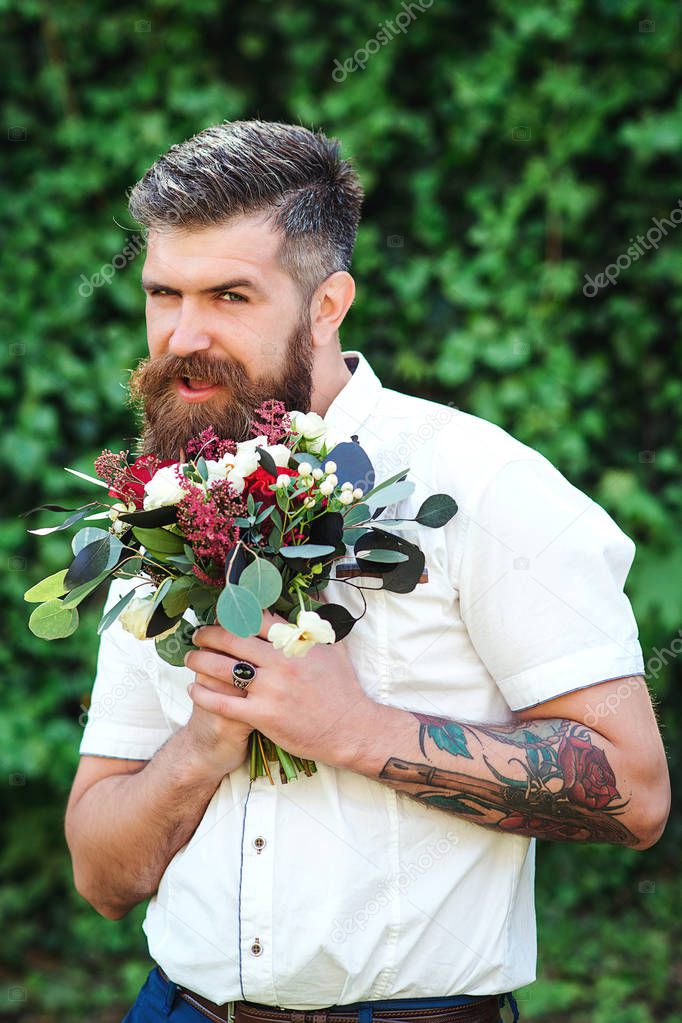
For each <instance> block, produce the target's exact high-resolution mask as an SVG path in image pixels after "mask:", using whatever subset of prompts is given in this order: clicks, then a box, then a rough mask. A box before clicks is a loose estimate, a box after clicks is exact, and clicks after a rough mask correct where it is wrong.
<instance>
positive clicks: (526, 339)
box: [0, 0, 682, 1023]
mask: <svg viewBox="0 0 682 1023" xmlns="http://www.w3.org/2000/svg"><path fill="white" fill-rule="evenodd" d="M403 9H404V8H403V7H402V6H401V5H400V3H399V2H398V0H395V2H393V3H387V2H386V0H382V2H377V0H363V2H361V0H334V2H333V3H332V2H330V0H317V2H315V3H313V2H310V0H308V2H303V0H278V2H275V0H252V2H251V3H250V4H245V5H242V4H237V3H235V2H226V3H222V4H221V3H219V2H217V0H203V2H202V4H200V5H197V4H194V3H192V2H190V0H179V2H175V3H171V2H167V0H147V2H146V4H145V5H144V7H143V8H142V7H141V6H140V5H138V4H131V3H129V2H127V0H123V2H119V3H116V4H114V3H112V2H107V0H92V2H91V3H89V4H77V3H76V4H73V3H61V4H60V3H57V4H48V3H47V2H42V0H4V2H3V3H2V5H1V7H0V10H1V11H2V14H3V32H2V33H1V34H0V54H1V58H2V65H3V66H4V67H5V68H6V69H7V70H6V74H5V103H4V125H5V127H4V128H3V136H5V135H6V136H7V139H6V141H5V140H4V138H3V141H4V145H5V147H6V154H5V168H6V173H5V175H4V178H3V181H2V184H1V185H0V189H1V192H2V205H3V212H4V225H5V229H6V230H5V242H4V244H3V246H2V255H1V258H2V263H3V270H4V279H5V283H4V286H3V288H2V289H1V291H0V302H1V303H2V324H3V328H4V341H3V344H2V347H1V348H0V360H1V361H2V370H3V372H2V377H1V380H0V387H1V388H2V398H3V409H4V413H5V416H6V420H5V425H4V429H3V430H2V431H1V432H0V459H1V462H2V469H3V476H2V478H3V484H4V485H3V489H4V496H5V501H6V506H7V507H6V512H7V516H6V519H5V521H4V523H3V529H2V540H1V548H0V556H1V558H2V571H1V572H0V589H1V593H2V598H3V606H4V614H3V617H4V624H5V626H6V632H5V635H6V639H5V642H3V644H2V645H1V646H0V663H1V670H0V677H1V679H2V683H1V684H2V703H3V710H2V716H1V718H0V759H1V764H2V769H1V772H0V782H1V789H0V792H1V798H2V825H1V828H2V831H1V841H0V869H1V871H2V876H3V882H4V883H3V885H2V888H1V890H0V933H1V934H2V938H0V942H1V944H2V955H1V956H0V962H1V963H2V966H1V967H0V971H1V972H0V979H1V980H2V990H1V991H0V1017H2V1018H8V1019H9V1018H21V1019H25V1020H29V1021H33V1023H37V1021H41V1023H43V1021H45V1023H48V1021H49V1023H52V1021H59V1023H62V1021H64V1020H68V1021H74V1023H75V1021H81V1020H83V1021H85V1020H90V1019H93V1018H97V1019H98V1020H101V1021H104V1023H116V1021H118V1020H120V1018H121V1017H122V1016H123V1015H124V1013H125V1011H126V1009H127V1008H128V1006H129V1005H130V1004H131V1003H132V1001H133V1000H134V998H135V996H136V994H137V991H138V989H139V987H140V985H141V983H142V982H143V980H144V978H145V976H146V974H147V972H148V970H149V968H150V966H151V962H150V960H149V959H148V957H147V952H146V944H145V940H144V935H143V933H142V931H141V929H140V923H141V920H142V917H143V915H144V907H143V906H141V907H138V909H137V910H135V911H134V912H133V913H132V914H131V915H130V916H128V917H127V918H125V919H124V920H122V921H120V922H111V921H107V920H104V919H103V918H101V917H99V916H98V915H97V914H96V913H95V911H94V910H92V909H91V908H90V907H89V906H88V905H87V904H86V903H84V901H83V900H82V899H80V897H79V896H77V895H76V893H75V892H74V890H73V886H72V878H71V869H70V862H69V858H68V853H67V849H66V845H65V842H64V837H63V812H64V808H65V805H66V799H67V795H68V791H69V787H70V784H71V781H72V778H73V775H74V772H75V770H76V766H77V760H78V753H77V750H78V744H79V741H80V736H81V725H80V724H79V715H81V713H82V709H83V707H84V706H85V705H86V704H87V699H88V695H89V690H90V686H91V683H92V678H93V671H94V665H95V656H96V646H97V644H96V635H95V625H96V622H97V620H98V618H99V614H100V610H101V605H102V601H103V596H104V594H103V593H100V594H96V595H95V596H94V597H92V598H91V599H90V600H89V602H88V606H87V610H86V612H85V614H84V618H85V620H84V622H83V625H82V627H81V628H80V630H79V631H78V633H77V634H76V635H74V636H72V637H71V638H69V639H68V640H63V641H57V642H55V643H53V644H47V643H43V644H41V643H39V642H38V641H37V640H35V639H34V638H33V637H32V636H31V635H30V633H29V631H28V629H27V626H26V622H27V619H28V614H29V611H30V608H29V607H28V606H27V605H25V604H24V603H23V600H22V594H23V592H24V590H25V589H26V588H27V587H28V586H29V585H30V584H31V583H33V582H35V581H36V580H38V579H40V578H42V577H43V576H45V575H47V574H48V573H49V572H52V571H55V570H56V569H57V568H60V567H62V565H63V564H64V554H65V551H66V543H67V540H66V538H65V535H64V534H61V535H60V534H57V535H56V537H53V538H48V539H41V540H40V541H39V540H37V539H36V538H34V537H30V536H28V535H27V533H26V528H27V525H29V524H31V523H28V522H27V520H25V519H19V518H18V517H17V516H18V514H19V513H20V512H21V511H23V510H25V509H27V508H30V507H32V506H34V505H36V504H39V503H42V502H44V501H46V500H49V501H53V502H55V501H56V502H58V503H63V504H67V505H68V504H70V503H71V502H72V501H74V499H75V503H80V499H81V498H82V492H81V491H80V490H79V488H78V486H77V485H75V484H74V482H73V481H72V480H71V479H70V478H69V477H68V476H67V474H66V473H64V472H63V468H62V467H63V466H65V465H70V466H76V467H79V468H81V469H83V470H85V471H87V470H88V469H89V468H90V467H91V464H92V460H93V458H94V456H95V455H96V454H97V453H98V452H99V450H100V449H101V448H102V447H103V446H105V445H106V446H111V447H113V448H118V446H120V442H121V440H122V438H125V437H126V436H130V435H131V433H132V430H133V424H132V421H131V418H130V413H129V411H128V410H126V408H125V405H124V400H125V392H124V390H123V389H122V385H123V384H124V383H125V380H126V372H125V370H126V368H129V367H132V366H133V365H134V364H135V362H136V360H137V359H138V358H139V357H141V356H142V355H144V354H145V352H146V341H145V330H144V318H143V295H142V292H141V290H140V287H139V271H140V265H141V258H138V259H137V260H135V261H131V262H130V263H129V264H128V265H127V266H126V267H125V268H123V269H121V270H120V271H119V272H117V273H116V274H115V276H114V277H113V280H112V281H111V283H110V284H108V285H103V286H100V287H96V288H93V289H92V293H91V294H89V295H88V294H87V292H88V288H87V287H82V288H81V292H82V294H79V286H81V285H82V284H83V283H84V282H87V281H88V280H90V279H91V278H92V275H93V274H95V273H97V272H98V271H100V270H101V268H102V267H103V266H106V265H107V264H111V261H112V258H113V257H114V256H115V255H116V254H117V253H120V252H121V251H122V250H123V247H124V245H125V243H126V241H127V240H128V239H130V238H131V236H133V235H134V233H135V227H134V225H133V224H131V222H130V220H129V217H128V215H127V210H126V197H125V193H126V189H128V188H129V187H130V186H131V185H132V184H133V183H134V182H135V181H136V180H137V178H138V177H139V176H140V175H141V174H142V173H143V172H144V170H145V169H146V168H147V167H148V166H149V164H150V163H151V162H152V161H153V160H154V159H155V158H156V157H157V156H158V155H159V154H160V153H162V152H163V151H165V150H166V149H167V148H168V147H169V146H170V145H171V144H173V143H175V142H179V141H181V140H183V139H185V138H187V137H189V136H190V135H193V134H194V133H196V132H197V131H199V130H201V129H202V128H204V127H206V126H207V125H209V124H213V123H216V122H219V121H221V120H224V119H227V120H231V119H234V118H248V117H262V118H266V119H269V120H284V121H294V122H301V123H303V124H305V125H307V126H309V127H321V128H323V129H324V130H325V131H326V132H327V133H328V134H330V135H337V136H339V137H340V138H341V139H342V140H343V145H344V154H345V155H347V156H351V157H353V159H354V160H355V161H356V163H357V166H358V168H359V170H360V172H361V174H362V177H363V181H364V183H365V186H366V189H367V202H366V206H365V211H364V222H363V226H362V228H361V232H360V237H359V240H358V245H357V255H356V259H355V263H354V275H355V277H356V281H357V285H358V295H357V300H356V303H355V305H354V307H353V309H352V310H351V312H350V314H349V316H348V318H347V320H346V323H345V324H344V327H343V330H342V344H343V347H344V348H345V349H352V348H359V349H361V350H362V351H363V352H364V353H365V354H366V355H367V357H368V358H369V359H370V360H371V362H372V365H373V366H374V368H375V369H376V370H377V372H378V373H379V375H380V376H381V378H382V379H383V381H384V383H385V384H386V385H387V386H390V387H395V388H397V389H399V390H404V391H411V392H416V393H419V394H423V395H425V396H427V397H432V398H434V399H435V400H438V401H443V402H447V401H452V402H454V403H455V404H456V405H458V406H459V407H461V408H463V409H465V410H467V411H469V412H473V413H475V414H477V415H479V416H483V417H485V418H487V419H490V420H492V421H494V422H496V423H499V424H500V425H501V426H503V427H504V428H505V429H507V430H509V431H510V432H511V433H513V434H514V435H515V436H517V437H518V438H520V439H521V440H523V441H525V442H526V443H528V444H531V445H532V446H534V447H536V448H538V449H539V450H540V451H542V452H543V453H544V454H545V455H547V456H548V457H549V458H550V460H552V461H553V462H554V464H555V465H557V466H558V468H559V469H560V470H561V471H562V472H563V473H564V475H566V476H567V477H568V478H569V479H570V480H571V481H572V482H574V483H575V484H576V485H578V486H580V487H581V488H582V489H584V490H585V491H586V492H587V493H588V494H590V496H592V497H594V498H595V500H597V501H598V502H599V503H600V504H602V505H603V506H604V507H605V508H606V509H607V510H608V511H609V512H610V513H611V514H612V515H613V516H614V518H615V519H616V521H617V522H618V523H619V524H620V525H621V527H622V528H623V529H624V530H625V531H626V533H628V535H630V536H631V537H632V538H633V539H634V540H635V541H636V542H637V545H638V552H637V557H636V559H635V564H634V566H633V569H632V571H631V574H630V577H629V579H628V584H627V592H628V595H629V596H630V599H631V600H632V603H633V606H634V610H635V614H636V616H637V620H638V622H639V625H640V638H641V642H642V646H643V648H644V651H645V659H646V660H647V662H648V680H649V684H650V687H651V690H652V693H653V694H654V699H655V702H656V705H657V707H658V713H659V715H660V718H661V727H662V732H663V736H664V740H665V743H666V747H667V749H668V753H669V758H670V769H671V774H672V775H673V778H674V777H675V776H676V771H677V769H678V767H679V761H680V743H679V740H678V733H679V727H680V716H681V710H682V700H681V698H680V692H679V683H680V680H681V673H680V663H679V657H678V658H677V659H676V657H675V652H674V651H675V646H677V647H679V646H680V641H679V636H680V635H681V633H680V625H681V622H682V587H681V586H680V577H681V575H682V542H681V541H680V535H679V533H678V532H677V530H678V528H679V525H680V508H681V504H682V485H681V483H680V475H679V472H680V462H679V447H680V441H681V440H682V416H681V414H680V408H681V402H682V383H681V381H680V375H679V372H678V368H679V364H680V354H681V351H680V340H679V334H678V324H679V318H680V311H681V306H682V292H681V290H680V283H681V282H682V254H681V248H680V239H682V232H680V233H679V234H678V232H677V231H676V230H675V228H674V227H672V228H670V229H668V231H667V234H666V236H665V237H663V239H662V240H661V242H660V245H658V247H657V248H656V249H655V250H653V249H652V250H651V251H649V252H647V253H646V254H645V255H644V256H643V257H642V258H641V259H639V260H638V261H636V262H634V263H633V264H632V266H631V267H630V268H629V269H624V270H623V271H622V272H621V273H620V276H619V278H618V280H617V281H616V283H615V284H614V285H612V286H609V287H606V288H604V289H602V290H601V291H600V292H599V293H598V295H597V296H596V297H594V298H591V299H588V298H586V297H585V296H584V294H583V292H582V288H583V284H584V275H585V274H586V273H590V274H595V273H599V272H600V271H602V270H603V269H604V267H605V266H606V265H607V264H609V263H613V262H615V260H616V259H617V257H618V256H619V254H622V253H625V252H626V250H627V246H628V244H629V242H630V239H631V238H633V237H635V236H636V235H638V234H645V233H646V232H647V231H648V230H649V229H650V228H651V227H652V226H653V220H652V218H654V217H658V218H663V217H666V216H668V215H669V213H670V211H671V210H673V209H675V208H676V207H677V203H678V200H679V199H680V196H681V195H682V188H681V181H680V173H679V167H680V150H681V145H682V91H681V90H680V84H681V74H680V71H681V66H682V48H681V46H680V17H681V13H680V12H681V7H680V5H679V4H674V3H670V2H669V0H647V3H646V5H641V4H639V3H635V2H633V0H592V2H590V3H588V2H587V0H555V2H554V3H551V4H548V3H545V2H539V0H526V2H524V3H518V2H515V0H481V2H480V3H478V4H477V5H476V6H475V8H474V9H472V8H471V7H470V5H469V4H466V3H463V2H462V0H435V2H433V3H432V4H431V6H430V7H429V8H428V9H425V10H424V11H423V12H421V13H420V12H419V9H418V7H417V6H416V5H415V4H413V7H412V10H413V11H414V10H415V9H416V10H417V14H416V15H415V17H414V19H413V20H412V23H411V25H410V27H409V28H408V29H407V31H406V32H404V33H403V34H399V35H398V36H397V37H396V38H395V39H393V40H392V41H391V42H389V43H387V44H386V45H383V46H379V47H375V45H374V44H371V47H370V48H371V49H376V50H378V52H375V53H374V54H372V55H371V56H370V57H369V60H368V62H367V65H366V68H365V69H364V70H361V69H357V70H354V71H352V72H350V73H347V75H346V77H345V80H343V81H335V80H334V79H333V77H332V71H333V70H334V68H336V67H338V65H335V64H334V60H335V59H337V60H338V61H339V62H340V65H341V66H343V64H344V61H346V60H348V59H351V58H352V59H353V60H358V59H362V54H360V55H359V57H358V56H357V51H358V50H359V49H360V48H361V47H365V44H366V42H367V41H368V40H371V39H373V37H375V36H376V33H377V32H378V30H379V27H380V25H381V24H382V23H383V22H385V21H386V20H387V19H394V18H395V16H396V15H397V14H398V12H400V11H401V10H403ZM336 77H337V78H341V77H342V75H341V73H337V76H336ZM84 296H85V297H84ZM123 446H125V445H123ZM48 518H49V516H48ZM42 521H43V522H45V521H46V519H45V518H44V519H43V520H42ZM32 524H33V525H36V524H37V523H36V521H35V520H34V521H33V523H32ZM676 638H677V644H675V646H673V647H671V642H673V640H675V639H676ZM656 658H658V660H657V659H656ZM681 837H682V836H681V828H680V820H679V817H678V816H677V814H676V811H675V810H674V811H673V814H672V816H671V818H670V822H669V824H668V828H667V830H666V833H665V835H664V837H663V839H662V840H661V841H660V842H659V843H658V844H657V845H656V846H655V847H653V848H652V849H651V850H648V851H646V852H644V853H636V852H634V851H632V850H622V849H618V848H615V847H612V846H603V845H602V846H598V845H591V846H579V845H571V844H557V843H552V842H538V849H537V854H538V855H537V861H538V863H537V875H538V876H537V906H538V918H539V967H538V977H539V979H538V981H537V982H536V984H534V985H531V986H529V987H528V988H527V989H525V990H523V991H519V992H517V994H518V996H519V1005H520V1008H521V1015H522V1019H523V1020H534V1021H535V1020H537V1021H544V1023H549V1021H550V1020H552V1021H553V1020H555V1019H557V1018H559V1014H561V1018H562V1019H570V1020H571V1021H572V1023H588V1021H589V1023H607V1021H608V1023H611V1021H612V1020H614V1019H617V1020H618V1021H619V1023H652V1021H654V1020H656V1021H660V1023H672V1021H673V1020H678V1019H679V1018H680V1017H679V1014H678V1013H679V1009H678V1008H677V1006H678V1005H679V980H680V976H681V973H680V971H681V969H682V962H681V961H680V948H681V947H682V942H681V941H680V938H681V937H682V935H681V926H680V915H681V913H680V910H681V908H682V907H681V906H680V892H681V882H680V877H679V870H678V869H676V868H677V865H678V862H679V859H678V855H677V853H678V848H679V844H680V838H681ZM676 984H677V994H676V993H675V986H676Z"/></svg>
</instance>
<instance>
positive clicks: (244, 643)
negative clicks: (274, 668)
mask: <svg viewBox="0 0 682 1023" xmlns="http://www.w3.org/2000/svg"><path fill="white" fill-rule="evenodd" d="M282 620H284V619H282ZM273 621H274V616H273ZM271 624H272V621H268V624H267V628H265V630H264V627H263V625H261V630H260V633H259V634H258V635H257V636H235V634H234V633H233V632H228V630H227V629H224V628H223V627H222V625H202V626H201V627H200V628H199V629H196V630H195V632H194V635H193V637H192V642H193V643H194V645H195V646H198V647H203V648H209V649H211V650H216V651H218V652H220V653H224V654H228V655H229V656H230V657H234V659H235V660H236V661H250V662H251V664H253V665H255V666H256V667H268V666H271V665H274V664H275V663H277V661H278V653H277V651H276V650H275V648H274V647H273V646H272V644H271V643H268V642H267V641H265V638H266V636H267V630H268V629H269V628H270V625H271ZM264 641H265V642H264Z"/></svg>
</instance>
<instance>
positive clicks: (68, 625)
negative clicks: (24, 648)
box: [28, 599, 78, 639]
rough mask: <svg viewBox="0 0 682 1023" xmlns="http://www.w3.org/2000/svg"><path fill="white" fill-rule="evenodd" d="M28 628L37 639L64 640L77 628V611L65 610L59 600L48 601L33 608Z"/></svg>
mask: <svg viewBox="0 0 682 1023" xmlns="http://www.w3.org/2000/svg"><path fill="white" fill-rule="evenodd" d="M28 627H29V629H30V630H31V632H32V633H33V635H34V636H38V638H39V639H64V638H65V637H66V636H70V635H71V633H72V632H75V631H76V629H77V628H78V611H77V610H76V608H75V607H73V608H65V607H64V605H63V604H62V602H61V600H59V599H55V600H48V601H46V603H44V604H40V605H39V606H38V607H37V608H35V610H34V611H33V613H32V614H31V617H30V618H29V620H28Z"/></svg>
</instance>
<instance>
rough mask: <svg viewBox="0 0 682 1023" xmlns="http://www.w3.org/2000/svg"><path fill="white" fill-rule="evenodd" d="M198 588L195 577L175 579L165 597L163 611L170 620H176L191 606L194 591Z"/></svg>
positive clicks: (186, 576) (185, 576)
mask: <svg viewBox="0 0 682 1023" xmlns="http://www.w3.org/2000/svg"><path fill="white" fill-rule="evenodd" d="M196 588H197V579H196V578H195V577H194V576H193V575H182V576H180V578H179V579H173V581H172V583H171V585H170V587H169V589H168V592H167V593H166V594H164V596H163V609H164V611H165V612H166V614H167V615H168V617H169V618H175V616H176V615H180V614H182V613H183V611H186V610H187V608H188V607H189V606H190V603H191V600H190V597H191V593H192V590H194V589H196Z"/></svg>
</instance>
